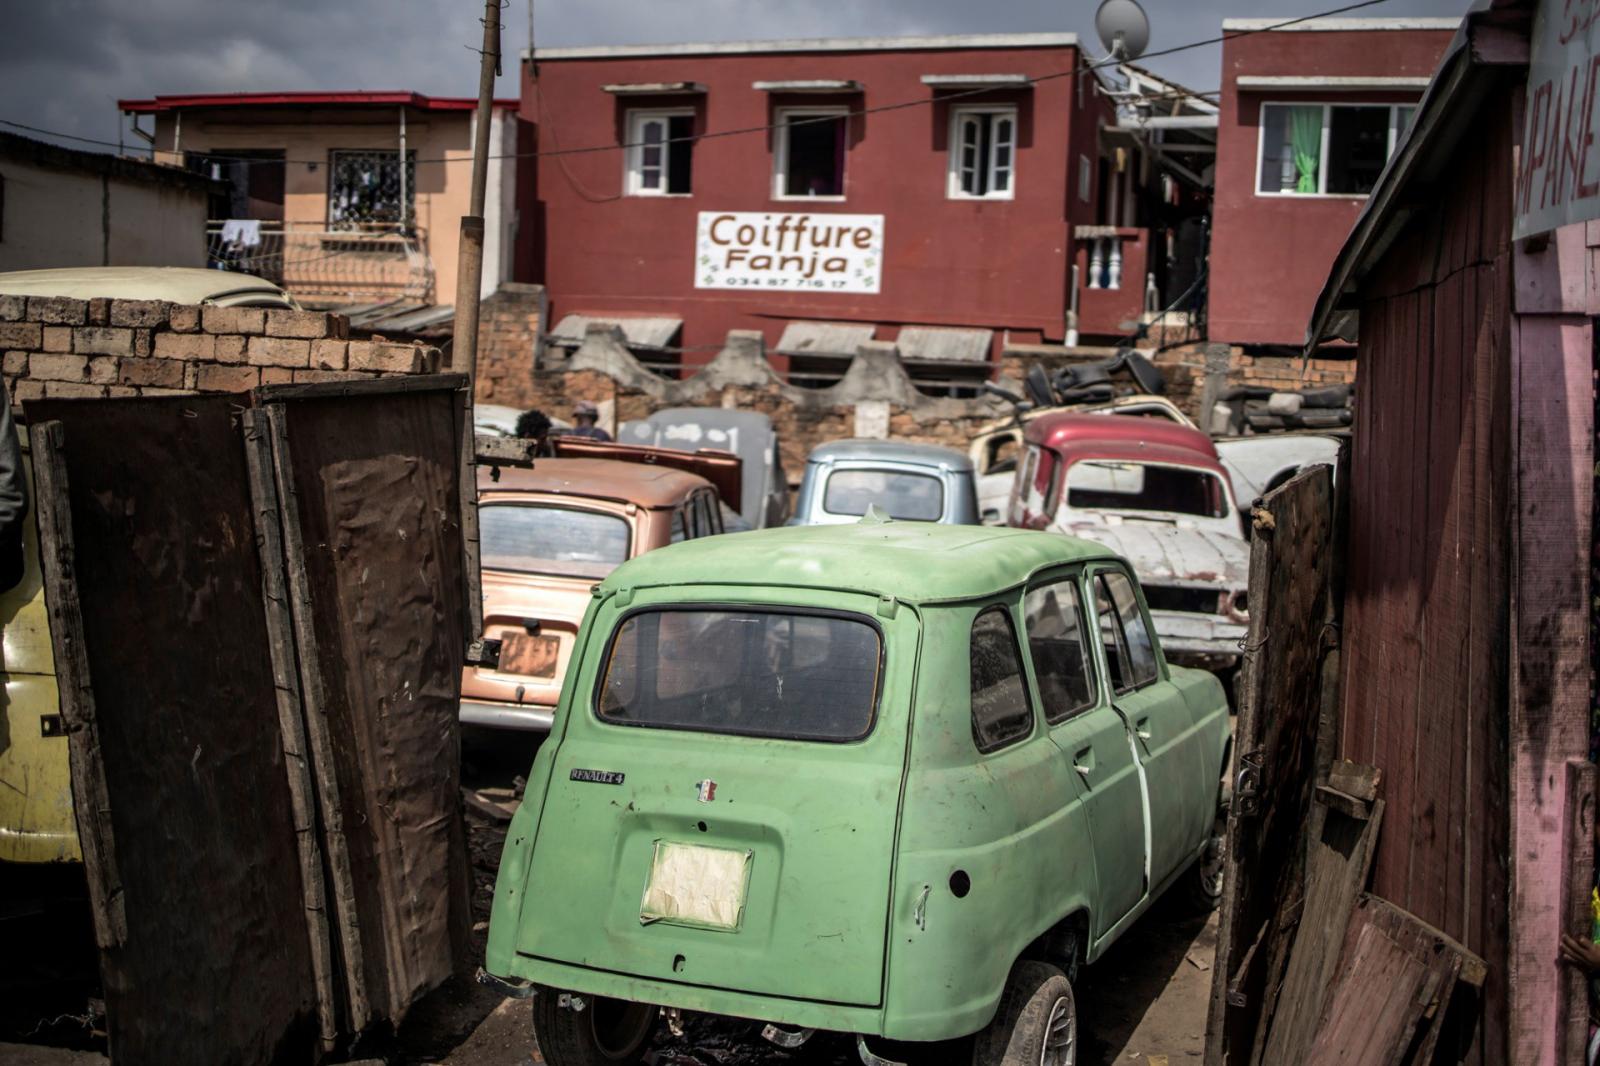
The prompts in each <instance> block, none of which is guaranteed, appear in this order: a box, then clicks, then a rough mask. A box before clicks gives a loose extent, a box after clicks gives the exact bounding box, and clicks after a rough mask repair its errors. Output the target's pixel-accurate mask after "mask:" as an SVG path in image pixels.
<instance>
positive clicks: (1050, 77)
mask: <svg viewBox="0 0 1600 1066" xmlns="http://www.w3.org/2000/svg"><path fill="white" fill-rule="evenodd" d="M1388 2H1389V0H1359V2H1358V3H1353V4H1346V5H1344V6H1342V7H1335V8H1329V9H1328V10H1326V11H1319V12H1317V13H1315V14H1311V15H1301V16H1300V17H1298V18H1292V19H1285V20H1283V21H1282V22H1275V23H1273V24H1272V25H1270V26H1263V27H1261V28H1259V29H1249V30H1229V31H1227V32H1225V33H1222V34H1219V35H1217V36H1215V37H1207V38H1205V39H1204V40H1199V41H1190V42H1189V43H1187V44H1180V45H1174V46H1172V47H1171V48H1163V49H1158V50H1157V51H1154V52H1146V53H1144V54H1143V55H1141V56H1140V57H1139V59H1140V61H1141V62H1143V61H1144V60H1147V59H1158V58H1160V57H1162V56H1170V55H1176V54H1177V53H1179V52H1187V51H1191V50H1193V49H1196V48H1205V47H1208V46H1210V45H1214V44H1221V43H1222V42H1224V41H1230V40H1235V39H1237V38H1240V37H1253V36H1255V35H1257V34H1262V33H1274V32H1277V31H1279V30H1284V29H1287V28H1288V27H1290V26H1296V25H1299V24H1300V23H1302V22H1314V21H1316V20H1317V19H1321V18H1329V17H1331V16H1334V15H1342V14H1345V13H1346V12H1349V11H1359V10H1361V9H1362V8H1368V7H1376V6H1377V5H1379V4H1386V3H1388ZM1118 62H1120V60H1117V59H1116V58H1115V57H1111V56H1108V57H1107V58H1105V59H1102V60H1099V61H1097V62H1094V63H1089V64H1086V65H1083V66H1080V67H1077V68H1076V69H1073V70H1060V71H1055V72H1054V73H1050V74H1040V75H1037V76H1036V77H1030V78H1028V79H1027V80H1026V81H1025V82H1020V83H1017V84H1019V85H1029V86H1032V85H1038V84H1040V83H1042V82H1047V81H1055V80H1057V79H1060V78H1071V77H1077V76H1079V75H1083V74H1089V73H1092V72H1093V71H1096V70H1099V69H1101V68H1102V67H1107V66H1112V65H1115V64H1116V63H1118ZM994 91H995V90H994V87H993V86H984V87H980V88H976V89H965V90H962V91H960V92H950V93H941V94H940V95H939V96H937V97H935V96H931V95H930V96H922V97H918V98H917V99H915V100H902V101H899V102H897V103H892V104H879V105H877V106H876V107H863V108H860V109H858V110H854V111H846V112H842V113H839V114H833V115H821V116H817V117H815V118H803V119H796V120H792V121H786V122H783V123H774V122H769V123H765V124H763V125H759V126H743V127H739V128H736V129H729V130H712V131H710V132H707V133H693V134H687V135H685V136H682V137H668V138H666V139H665V140H661V141H651V142H649V146H651V147H654V146H659V145H664V144H687V143H694V142H696V141H709V140H716V139H718V138H722V137H741V136H748V135H750V134H755V133H770V132H772V131H773V130H776V129H779V128H781V127H794V126H806V125H811V124H814V123H821V122H837V121H838V120H839V119H841V118H842V119H853V118H862V117H864V116H867V115H879V114H884V113H886V112H890V111H903V110H906V109H908V108H913V107H926V106H929V105H931V104H934V103H947V102H949V101H952V100H961V99H964V98H966V97H970V96H978V95H982V94H986V93H991V92H994ZM1194 95H1196V96H1204V95H1209V94H1202V93H1196V94H1194ZM0 126H10V127H12V128H13V129H20V130H27V131H28V132H30V133H38V134H42V135H44V136H47V137H59V138H62V139H64V140H70V141H79V142H81V143H84V144H95V145H101V146H104V147H108V148H119V147H122V146H121V145H119V144H117V143H115V142H113V141H103V140H97V139H95V138H93V137H79V136H76V135H74V134H70V133H59V132H57V131H55V130H48V129H43V128H40V127H38V126H30V125H27V124H26V123H22V122H14V121H12V120H10V119H0ZM643 147H646V143H645V142H643V141H638V142H624V143H621V144H595V145H586V146H584V147H581V148H556V149H552V150H549V151H543V152H506V153H502V154H499V155H491V156H489V158H490V159H549V158H555V157H559V156H571V155H593V154H596V153H599V152H621V151H626V150H629V149H633V148H643ZM157 150H158V149H156V148H155V147H154V146H152V147H151V151H152V153H153V152H155V151H157ZM365 150H368V151H386V150H392V149H390V148H389V147H388V146H387V145H383V146H376V147H374V148H372V149H365ZM194 154H195V155H199V156H204V157H205V159H206V161H207V162H212V163H232V164H237V165H243V166H253V165H254V166H259V165H262V164H267V163H271V164H273V165H290V164H292V165H295V166H306V167H316V166H324V165H326V163H327V161H326V160H323V159H272V160H267V159H260V158H254V159H251V158H245V157H242V156H240V157H230V156H226V155H217V154H213V153H209V152H195V153H194ZM471 161H472V160H471V157H470V156H467V157H460V158H450V157H443V156H441V157H439V158H436V159H417V160H414V161H413V162H414V163H415V164H416V165H418V166H421V165H424V164H429V163H462V162H471Z"/></svg>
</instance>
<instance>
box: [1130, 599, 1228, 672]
mask: <svg viewBox="0 0 1600 1066" xmlns="http://www.w3.org/2000/svg"><path fill="white" fill-rule="evenodd" d="M1150 621H1151V622H1152V623H1153V624H1154V625H1155V627H1156V635H1157V636H1159V637H1160V638H1161V650H1162V651H1164V652H1166V653H1167V658H1169V659H1174V660H1177V661H1179V662H1183V663H1186V664H1190V665H1207V666H1213V667H1216V666H1231V665H1233V664H1234V663H1235V662H1237V661H1238V659H1239V656H1240V655H1241V654H1243V649H1242V647H1241V645H1242V644H1243V643H1244V639H1245V635H1246V634H1247V633H1248V632H1249V626H1247V625H1242V624H1240V623H1237V622H1230V621H1228V620H1227V619H1226V618H1222V617H1219V616H1217V615H1210V614H1190V613H1189V612H1187V611H1151V612H1150Z"/></svg>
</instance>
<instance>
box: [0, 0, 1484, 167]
mask: <svg viewBox="0 0 1600 1066" xmlns="http://www.w3.org/2000/svg"><path fill="white" fill-rule="evenodd" d="M1339 2H1340V0H1227V3H1225V4H1211V5H1206V4H1195V3H1189V2H1184V0H1145V7H1146V9H1147V10H1148V11H1149V12H1150V16H1151V22H1152V24H1153V27H1154V29H1153V34H1152V40H1151V48H1152V50H1154V49H1161V48H1168V47H1171V46H1173V45H1178V44H1183V43H1186V42H1189V41H1195V40H1200V39H1204V38H1208V37H1214V36H1216V35H1217V33H1218V32H1219V29H1220V26H1221V22H1222V19H1223V17H1224V16H1227V17H1241V18H1250V17H1258V18H1265V17H1277V16H1282V17H1286V18H1292V17H1295V16H1298V15H1306V14H1310V13H1313V12H1316V11H1320V10H1325V9H1327V8H1330V7H1334V6H1338V4H1339ZM1094 8H1095V4H1094V2H1093V0H1076V2H1065V3H1064V2H1061V0H856V2H854V3H843V2H840V0H539V3H538V7H537V10H536V26H535V30H536V33H537V36H538V39H539V42H540V43H541V44H544V45H571V44H624V43H634V42H638V43H659V42H667V41H684V40H739V39H745V38H763V37H840V36H872V35H896V34H924V33H998V32H1030V31H1070V32H1076V33H1078V34H1080V35H1081V36H1082V37H1083V38H1084V39H1085V40H1086V41H1088V42H1091V43H1092V42H1093V41H1094ZM1465 8H1466V2H1465V0H1388V2H1386V3H1383V4H1379V5H1377V6H1376V7H1372V8H1368V9H1366V10H1364V11H1361V12H1359V13H1358V14H1360V15H1391V16H1392V15H1458V14H1460V13H1461V12H1463V11H1464V10H1465ZM482 10H483V9H482V7H481V5H479V4H475V3H473V2H472V0H266V2H263V0H250V2H244V0H135V2H132V3H130V2H127V0H0V18H3V19H4V23H3V26H4V29H3V31H0V118H6V119H12V120H15V121H18V122H26V123H29V124H31V125H35V126H41V127H45V128H49V129H54V130H60V131H62V132H65V133H72V134H77V135H79V136H84V137H95V138H105V139H108V140H112V141H115V140H116V139H117V137H118V132H117V131H118V129H119V123H118V116H117V113H116V105H115V101H116V100H117V99H118V98H119V97H137V96H150V95H154V94H156V93H184V92H241V91H251V90H269V89H416V90H419V91H422V92H429V93H437V94H448V95H462V96H466V95H471V94H472V93H474V92H475V91H476V87H477V68H476V60H477V57H476V55H475V54H473V53H472V52H471V51H469V50H468V49H469V48H470V47H476V46H477V43H478V40H479V34H480V33H481V30H480V27H479V25H478V18H479V17H480V16H481V14H482ZM502 17H503V18H504V20H505V24H506V32H505V44H506V52H507V55H508V56H511V55H515V54H517V53H519V52H520V51H521V49H522V48H523V47H524V46H525V45H526V43H527V39H528V8H527V0H509V6H508V7H507V8H506V9H505V10H504V12H503V16H502ZM1218 62H1219V60H1218V49H1217V47H1216V46H1211V47H1207V48H1200V49H1196V50H1193V51H1190V52H1185V53H1182V54H1179V55H1175V56H1171V57H1167V58H1162V59H1157V60H1155V61H1153V62H1152V64H1151V65H1152V66H1154V67H1155V68H1156V69H1158V70H1159V71H1161V72H1163V73H1165V74H1167V75H1168V76H1170V77H1174V78H1177V79H1178V80H1180V81H1182V82H1185V83H1186V84H1188V85H1190V86H1191V87H1193V88H1196V89H1214V88H1216V86H1217V81H1218ZM515 69H516V64H515V63H514V62H507V64H506V76H505V77H504V78H503V79H502V80H501V83H500V87H499V91H500V93H501V94H502V95H511V94H514V93H515V92H516V88H517V85H516V80H515V77H514V74H515Z"/></svg>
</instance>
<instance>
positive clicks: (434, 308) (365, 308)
mask: <svg viewBox="0 0 1600 1066" xmlns="http://www.w3.org/2000/svg"><path fill="white" fill-rule="evenodd" d="M330 310H332V311H334V312H336V313H338V314H341V315H343V316H344V317H345V318H348V319H349V320H350V325H351V326H352V327H353V328H355V329H359V330H370V331H372V332H374V333H434V332H444V331H447V330H449V329H450V328H451V327H452V326H453V325H454V320H455V317H456V309H455V307H454V306H452V305H450V304H424V303H418V302H417V301H415V300H401V299H396V300H383V301H379V302H368V303H359V304H341V305H339V306H336V307H332V308H330Z"/></svg>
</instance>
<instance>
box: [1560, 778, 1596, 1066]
mask: <svg viewBox="0 0 1600 1066" xmlns="http://www.w3.org/2000/svg"><path fill="white" fill-rule="evenodd" d="M1595 779H1596V772H1595V765H1594V763H1592V762H1590V761H1588V760H1587V759H1568V760H1567V788H1566V797H1565V799H1566V806H1565V810H1564V812H1563V816H1562V820H1561V821H1562V825H1561V836H1562V840H1563V842H1564V844H1565V851H1566V854H1565V856H1564V859H1563V862H1562V866H1563V868H1564V870H1565V872H1566V879H1565V882H1564V883H1563V884H1562V886H1561V897H1562V898H1561V926H1562V930H1561V931H1562V932H1564V933H1570V934H1572V935H1573V936H1575V937H1577V938H1578V939H1580V940H1583V941H1588V940H1590V939H1591V938H1592V935H1593V931H1594V924H1595V922H1594V913H1593V907H1592V904H1591V899H1592V897H1593V893H1594V890H1595V853H1594V830H1595V826H1594V819H1595ZM1562 969H1563V973H1562V981H1561V1004H1560V1006H1559V1009H1558V1010H1557V1011H1556V1017H1557V1018H1560V1019H1563V1020H1564V1024H1563V1025H1562V1028H1561V1031H1560V1032H1559V1033H1557V1043H1556V1061H1557V1062H1583V1061H1584V1051H1585V1047H1586V1045H1587V1043H1588V1039H1589V988H1588V985H1589V982H1588V980H1587V979H1586V977H1585V976H1584V974H1583V973H1582V972H1581V971H1579V970H1577V969H1576V968H1574V967H1571V966H1564V967H1563V968H1562Z"/></svg>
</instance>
